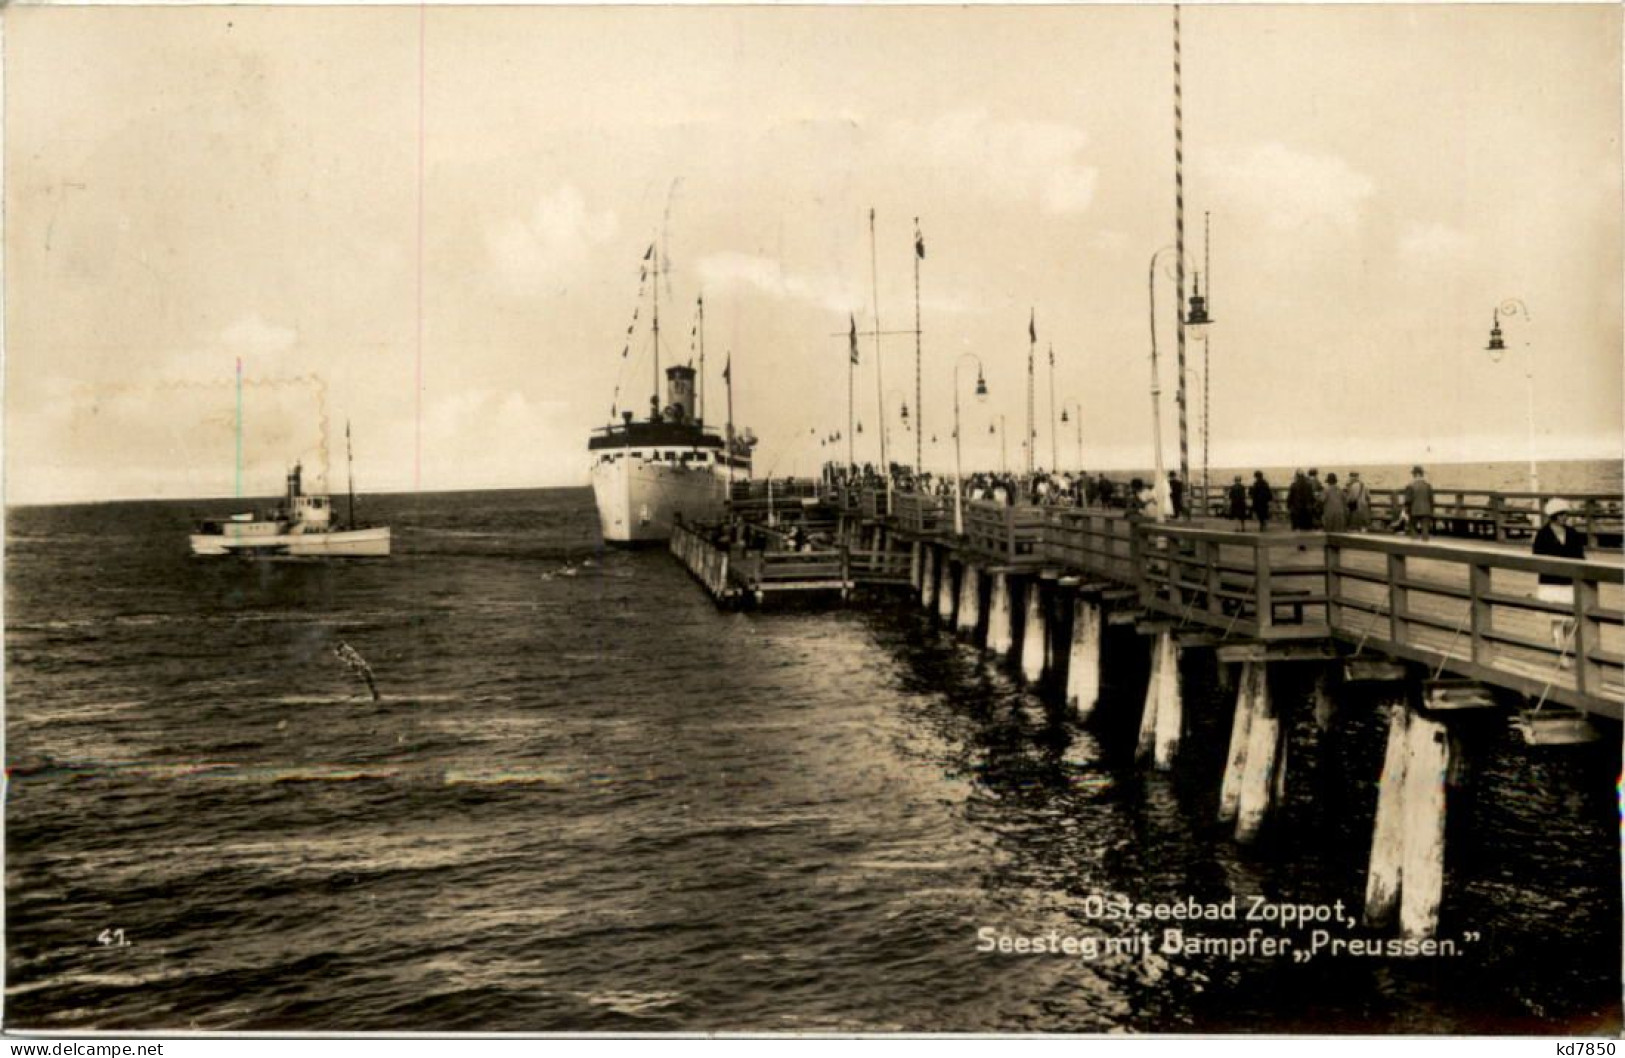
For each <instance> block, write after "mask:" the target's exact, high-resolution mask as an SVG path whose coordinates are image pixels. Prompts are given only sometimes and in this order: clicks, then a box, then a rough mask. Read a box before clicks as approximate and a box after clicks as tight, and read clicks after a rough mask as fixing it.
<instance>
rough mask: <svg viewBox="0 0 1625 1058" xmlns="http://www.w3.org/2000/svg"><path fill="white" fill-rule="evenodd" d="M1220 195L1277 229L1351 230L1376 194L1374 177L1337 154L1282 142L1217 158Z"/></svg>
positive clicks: (1216, 179)
mask: <svg viewBox="0 0 1625 1058" xmlns="http://www.w3.org/2000/svg"><path fill="white" fill-rule="evenodd" d="M1213 176H1214V183H1215V184H1216V185H1217V190H1218V192H1219V193H1220V194H1221V195H1223V196H1225V197H1228V198H1231V199H1234V200H1237V201H1239V202H1241V203H1242V204H1243V205H1245V206H1246V207H1248V208H1249V209H1251V210H1252V211H1253V212H1255V213H1256V214H1258V215H1259V216H1262V217H1263V218H1264V220H1265V221H1266V223H1268V224H1269V225H1270V226H1271V227H1273V228H1276V229H1278V230H1295V229H1298V228H1302V227H1304V226H1306V225H1310V224H1315V223H1325V224H1331V225H1334V226H1336V227H1339V228H1352V227H1353V226H1354V225H1355V223H1356V222H1357V221H1358V220H1359V218H1360V210H1361V208H1362V207H1363V206H1364V204H1365V201H1366V200H1367V199H1368V198H1370V197H1371V195H1372V192H1373V191H1375V190H1376V185H1375V184H1374V183H1373V182H1372V180H1371V178H1370V177H1368V176H1366V175H1365V174H1364V173H1361V172H1359V171H1357V170H1356V169H1354V168H1353V167H1352V166H1350V165H1349V163H1348V162H1346V161H1344V160H1343V159H1342V158H1339V157H1337V156H1335V155H1329V154H1308V153H1305V152H1302V151H1295V150H1293V149H1292V148H1290V147H1287V146H1286V145H1284V144H1281V143H1265V144H1261V145H1259V146H1256V147H1253V148H1252V149H1251V150H1248V151H1245V152H1243V151H1229V152H1224V153H1221V154H1220V155H1219V156H1218V159H1217V162H1216V164H1215V167H1214V174H1213Z"/></svg>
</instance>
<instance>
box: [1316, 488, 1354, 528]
mask: <svg viewBox="0 0 1625 1058" xmlns="http://www.w3.org/2000/svg"><path fill="white" fill-rule="evenodd" d="M1325 504H1326V505H1325V506H1324V507H1322V508H1321V512H1320V521H1321V525H1322V526H1323V527H1324V528H1325V530H1326V531H1327V532H1328V533H1342V532H1346V531H1347V530H1348V527H1349V509H1348V503H1347V501H1346V500H1345V499H1344V496H1343V487H1342V486H1341V485H1339V484H1338V483H1337V475H1336V474H1327V475H1326V497H1325Z"/></svg>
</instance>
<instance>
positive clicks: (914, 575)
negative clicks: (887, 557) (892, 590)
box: [908, 540, 925, 591]
mask: <svg viewBox="0 0 1625 1058" xmlns="http://www.w3.org/2000/svg"><path fill="white" fill-rule="evenodd" d="M924 546H925V545H924V544H922V543H921V542H920V541H918V540H916V541H914V542H913V543H912V544H910V545H909V546H908V582H909V584H910V585H911V586H913V588H914V590H915V591H919V590H920V551H921V550H922V548H923V547H924Z"/></svg>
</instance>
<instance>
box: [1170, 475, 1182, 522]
mask: <svg viewBox="0 0 1625 1058" xmlns="http://www.w3.org/2000/svg"><path fill="white" fill-rule="evenodd" d="M1168 499H1169V500H1170V501H1171V502H1172V504H1173V509H1174V517H1175V518H1183V517H1185V483H1184V482H1183V481H1181V480H1179V471H1177V470H1170V471H1168Z"/></svg>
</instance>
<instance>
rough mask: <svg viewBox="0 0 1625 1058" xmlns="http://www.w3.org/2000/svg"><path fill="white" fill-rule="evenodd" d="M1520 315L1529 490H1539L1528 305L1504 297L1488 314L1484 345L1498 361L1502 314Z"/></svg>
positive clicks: (1501, 354) (1503, 347)
mask: <svg viewBox="0 0 1625 1058" xmlns="http://www.w3.org/2000/svg"><path fill="white" fill-rule="evenodd" d="M1503 316H1521V317H1523V327H1524V334H1525V337H1524V341H1523V353H1524V357H1523V380H1524V389H1525V398H1526V402H1527V416H1528V420H1529V491H1530V492H1537V493H1538V492H1539V491H1540V471H1539V470H1538V469H1537V468H1536V465H1535V354H1534V353H1533V352H1531V351H1530V349H1529V338H1528V328H1529V324H1530V322H1531V321H1530V319H1529V307H1528V306H1527V305H1525V304H1524V303H1523V302H1522V301H1520V300H1518V299H1517V298H1507V299H1506V300H1505V301H1503V302H1501V304H1500V306H1499V307H1498V308H1496V309H1495V310H1494V312H1493V314H1492V316H1491V320H1492V322H1491V325H1490V343H1489V344H1488V345H1486V346H1485V347H1484V349H1485V351H1487V352H1488V353H1489V354H1490V359H1491V360H1493V361H1495V362H1496V363H1500V362H1501V360H1502V358H1504V357H1505V356H1506V348H1507V347H1506V342H1504V341H1502V340H1501V317H1503Z"/></svg>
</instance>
